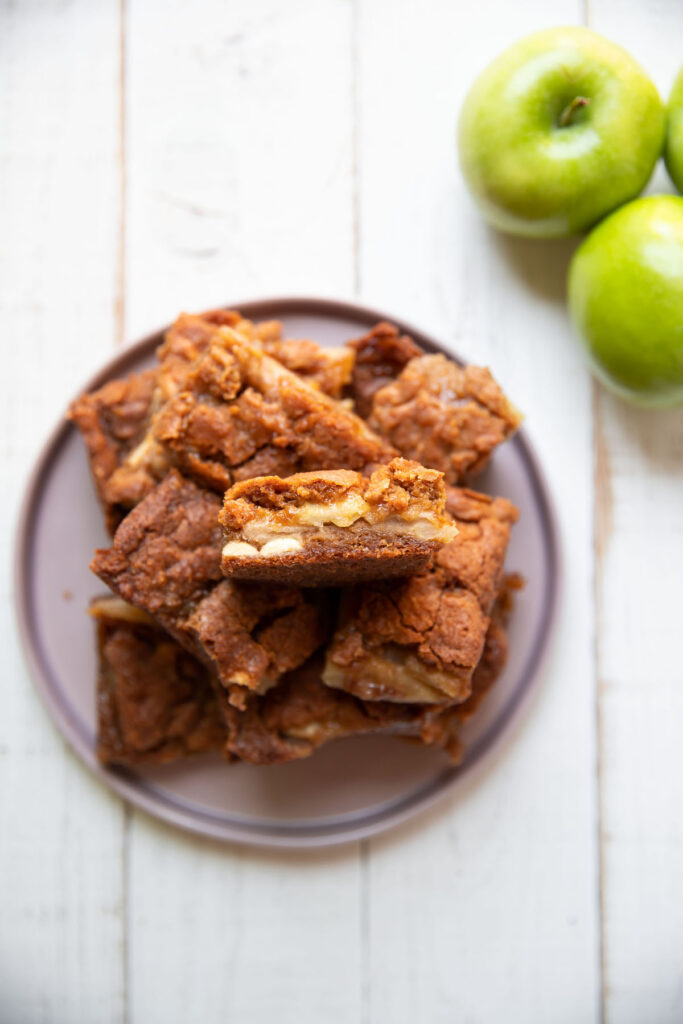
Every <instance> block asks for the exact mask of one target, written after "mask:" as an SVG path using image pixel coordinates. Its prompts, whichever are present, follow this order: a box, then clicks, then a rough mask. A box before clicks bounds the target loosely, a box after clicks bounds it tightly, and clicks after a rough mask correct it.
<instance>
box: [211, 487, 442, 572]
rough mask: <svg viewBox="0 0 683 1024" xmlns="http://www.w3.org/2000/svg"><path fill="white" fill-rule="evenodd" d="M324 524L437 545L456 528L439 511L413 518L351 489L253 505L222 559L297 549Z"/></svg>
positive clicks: (284, 552)
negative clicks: (285, 503) (331, 498)
mask: <svg viewBox="0 0 683 1024" xmlns="http://www.w3.org/2000/svg"><path fill="white" fill-rule="evenodd" d="M325 526H336V527H338V528H340V529H351V530H353V529H354V528H356V529H363V528H368V527H381V529H382V531H384V532H387V533H395V534H397V535H401V536H404V537H415V538H416V539H418V540H422V541H432V540H437V541H440V542H441V543H443V544H446V543H448V541H451V540H453V538H454V537H455V536H456V534H457V532H458V529H457V527H456V525H455V523H449V522H447V521H446V520H445V519H444V517H443V515H442V514H438V513H432V512H424V511H422V512H419V513H417V514H416V515H415V516H414V517H412V518H410V517H409V516H402V515H397V514H396V513H389V514H387V513H386V512H383V511H382V509H381V508H378V507H373V506H371V505H369V504H368V502H367V501H365V499H364V498H363V497H362V496H361V495H360V494H357V493H351V494H347V495H346V496H345V497H343V498H341V499H340V500H339V501H335V502H324V503H323V502H309V503H307V504H304V505H300V506H298V507H295V508H289V509H287V510H286V511H283V512H279V513H274V512H271V511H268V510H266V509H257V510H255V512H254V517H253V518H252V519H251V520H250V522H248V523H245V525H244V526H243V527H242V531H241V539H240V540H229V541H228V542H227V544H226V545H225V547H224V548H223V557H224V558H245V557H247V558H252V557H254V556H255V555H258V556H259V557H265V558H268V557H276V556H278V555H284V554H292V553H294V552H296V551H301V550H302V549H303V547H304V544H305V543H306V539H307V537H311V536H313V535H315V534H316V533H317V532H318V531H319V530H320V529H322V528H323V527H325Z"/></svg>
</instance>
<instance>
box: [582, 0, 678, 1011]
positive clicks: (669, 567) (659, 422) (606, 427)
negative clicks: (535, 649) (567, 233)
mask: <svg viewBox="0 0 683 1024" xmlns="http://www.w3.org/2000/svg"><path fill="white" fill-rule="evenodd" d="M643 15H644V9H643V7H642V5H641V4H638V3H637V2H634V0H630V2H623V0H620V2H619V3H617V2H616V0H591V9H590V22H591V25H592V27H594V28H595V29H597V30H598V31H600V32H603V33H604V34H605V35H607V36H609V37H610V38H613V39H614V40H615V41H616V42H618V43H621V44H622V45H623V46H625V47H626V48H627V49H628V50H629V51H630V52H631V53H633V55H634V56H635V57H636V58H637V59H638V60H639V61H640V62H641V63H642V64H643V66H644V67H645V68H646V69H647V70H648V71H649V72H650V74H651V75H652V76H653V78H654V80H655V81H656V83H657V85H658V86H659V88H660V90H661V92H662V95H663V96H664V97H667V96H668V93H669V89H670V88H671V83H672V82H673V79H674V77H675V75H676V73H677V71H678V70H679V67H680V65H681V63H682V62H683V52H682V51H681V47H680V40H681V39H683V7H681V5H680V4H677V3H675V2H672V3H666V2H664V3H656V4H652V5H649V6H648V8H647V17H644V16H643ZM673 40H676V41H677V45H670V43H669V41H673ZM669 189H671V183H670V182H669V181H668V179H667V177H666V174H665V171H664V168H663V167H662V166H661V165H660V167H659V169H658V171H657V173H656V175H655V178H654V180H653V182H652V184H651V186H650V188H649V190H648V191H651V192H661V191H663V190H667V191H668V190H669ZM598 426H599V434H598V437H597V442H598V451H599V453H600V460H599V465H600V474H599V479H600V485H599V486H600V490H599V494H598V497H599V504H598V513H599V520H598V521H599V527H600V530H599V542H600V544H599V551H598V555H599V561H598V570H597V571H598V577H597V582H598V596H599V618H598V625H599V634H598V670H599V678H600V710H601V736H602V743H601V763H602V770H601V777H602V823H603V837H604V840H603V865H604V879H603V900H604V926H603V927H604V960H605V979H604V980H605V1019H606V1021H607V1022H608V1024H639V1022H640V1021H643V1020H647V1021H652V1022H653V1024H674V1022H675V1024H678V1022H679V1021H681V1020H683V900H681V898H680V894H681V892H682V891H683V826H682V824H681V806H683V746H682V745H681V741H680V726H681V721H683V669H682V668H681V664H680V658H679V657H678V653H677V652H678V639H679V636H680V618H681V597H680V580H681V578H682V577H683V534H682V528H683V514H682V509H683V413H682V412H681V411H676V412H667V413H652V412H642V411H639V410H634V409H631V408H629V407H628V406H626V405H625V404H623V403H622V402H619V401H618V400H616V399H614V398H612V397H611V396H608V395H607V394H606V393H604V392H600V394H599V423H598Z"/></svg>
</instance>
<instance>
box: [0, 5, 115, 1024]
mask: <svg viewBox="0 0 683 1024" xmlns="http://www.w3.org/2000/svg"><path fill="white" fill-rule="evenodd" d="M118 53H119V31H118V5H117V4H116V3H113V2H102V3H99V4H98V5H97V8H95V6H94V5H92V4H90V3H88V2H87V0H83V2H81V0H75V2H73V3H71V4H68V5H63V4H59V5H57V4H53V3H39V2H26V3H21V4H2V5H1V6H0V124H2V130H1V131H0V237H1V239H2V241H1V243H0V282H1V284H0V335H1V336H2V345H3V356H4V360H3V373H2V385H1V386H2V401H1V402H0V417H1V418H2V426H1V427H0V437H2V459H1V460H0V487H1V489H2V494H3V499H4V500H3V502H2V507H1V508H0V558H1V561H2V570H1V571H2V579H3V587H2V592H1V594H0V602H1V605H0V647H1V649H2V659H1V665H0V689H1V691H2V713H1V714H0V822H1V823H2V824H1V825H0V878H1V879H2V897H1V912H0V1020H2V1021H3V1022H5V1021H7V1022H8V1024H38V1022H45V1024H73V1022H74V1021H88V1022H91V1021H92V1022H93V1024H97V1022H103V1024H104V1022H107V1024H109V1022H112V1024H114V1022H120V1021H122V1020H123V1002H124V994H123V972H122V956H121V952H122V947H123V917H122V898H123V893H122V878H121V838H122V808H121V804H120V803H119V801H118V800H116V799H115V798H113V797H112V796H110V795H109V794H108V793H107V792H106V790H105V789H104V788H103V787H101V786H100V785H99V784H98V783H96V782H95V781H94V780H93V779H92V778H91V777H90V776H89V774H88V773H87V772H85V771H84V770H83V768H82V767H81V766H80V764H78V762H77V761H76V760H75V759H74V758H73V757H72V756H71V755H70V754H69V753H68V752H67V751H66V749H65V747H64V744H63V743H62V741H61V740H60V738H59V737H58V735H57V733H56V731H55V729H54V727H53V726H52V725H51V723H50V722H49V720H48V718H47V716H46V714H45V712H44V711H43V709H42V708H41V707H40V706H39V703H38V698H37V697H36V695H35V694H34V691H33V687H32V684H31V682H30V680H29V676H28V672H27V671H26V668H25V666H24V663H23V659H22V657H21V655H20V652H19V649H18V639H17V636H16V629H15V624H14V616H13V608H12V597H11V584H10V571H11V558H12V554H13V535H14V528H15V520H16V514H17V509H18V499H19V498H20V496H21V491H22V489H23V485H24V481H25V476H26V473H27V470H28V468H29V467H30V465H31V463H32V461H33V459H34V457H35V455H36V453H37V450H38V447H39V445H40V444H42V442H43V440H44V437H45V435H46V433H47V431H48V430H49V429H51V428H52V426H53V424H54V422H55V420H56V419H57V418H58V416H59V415H60V414H61V413H62V411H63V409H64V407H65V404H66V402H67V400H68V398H69V396H70V395H71V394H72V393H73V392H74V391H75V390H76V389H77V387H78V386H79V385H80V383H81V382H82V380H83V379H84V377H86V376H87V375H88V374H89V373H90V372H92V371H93V370H94V369H95V367H96V366H97V365H98V364H99V363H101V361H102V360H103V358H104V357H105V355H106V354H107V351H108V349H109V348H110V346H111V345H112V342H113V336H114V322H115V321H114V315H113V314H114V306H115V298H116V250H117V244H118V206H117V195H118V171H117V145H118V119H117V95H118ZM83 628H84V631H85V634H86V636H87V628H88V627H87V623H86V621H85V616H84V626H83Z"/></svg>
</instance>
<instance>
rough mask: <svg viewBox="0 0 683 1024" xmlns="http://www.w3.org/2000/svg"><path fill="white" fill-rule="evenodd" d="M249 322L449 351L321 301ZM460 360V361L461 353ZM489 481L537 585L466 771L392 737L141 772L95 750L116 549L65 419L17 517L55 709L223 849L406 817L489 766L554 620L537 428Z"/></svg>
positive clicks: (120, 371)
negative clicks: (379, 336)
mask: <svg viewBox="0 0 683 1024" xmlns="http://www.w3.org/2000/svg"><path fill="white" fill-rule="evenodd" d="M234 308H237V309H240V310H241V311H242V312H243V314H244V315H245V316H247V317H249V318H250V319H271V318H277V319H280V320H282V321H283V322H284V325H285V330H286V334H287V335H288V336H290V337H312V338H315V339H316V340H317V341H319V342H321V343H323V344H326V345H338V344H341V343H342V342H344V341H345V340H347V339H349V338H353V337H357V336H358V335H360V334H362V333H364V332H365V330H366V329H367V328H368V327H369V326H371V325H372V324H375V323H377V321H379V320H390V321H392V322H393V323H396V324H397V325H398V326H399V327H400V329H401V330H402V331H405V332H406V333H408V334H410V335H412V336H413V337H414V338H415V340H416V341H417V342H418V344H419V345H421V346H422V347H423V348H424V349H426V350H427V351H430V352H442V351H446V352H447V350H445V349H444V348H443V346H441V345H440V344H439V343H438V342H437V341H436V340H435V339H433V338H430V337H428V336H426V335H425V334H423V332H421V331H419V330H417V329H416V328H414V327H412V326H411V325H409V324H406V323H404V322H401V321H399V320H397V319H396V318H395V317H392V316H391V315H390V314H387V313H384V312H378V311H376V310H371V309H367V308H365V307H362V306H357V305H353V304H348V303H341V302H333V301H327V300H321V299H294V298H286V299H269V300H264V301H257V302H244V303H235V304H234ZM162 334H163V332H162V331H159V332H158V333H156V334H153V335H151V336H149V337H147V338H145V339H144V340H143V341H140V342H139V343H138V344H136V345H132V346H131V347H130V348H128V349H126V350H125V351H124V352H122V353H121V354H120V355H118V356H117V357H116V358H115V359H113V360H112V361H111V362H109V363H108V364H107V365H106V366H105V367H104V368H103V369H102V370H101V371H100V373H99V374H98V375H97V377H96V378H95V379H94V380H92V381H90V382H89V383H88V384H87V385H86V387H85V388H84V389H83V390H92V389H93V388H96V387H99V386H101V385H102V384H103V383H104V382H105V381H107V380H110V379H112V378H114V377H119V376H122V375H125V374H127V373H131V372H134V371H139V370H141V369H143V368H145V367H146V366H149V365H151V364H152V363H153V359H154V350H155V348H156V346H157V345H158V344H159V343H160V341H161V339H162ZM447 354H450V355H452V353H448V352H447ZM476 486H477V487H478V488H480V489H481V490H484V491H488V492H489V493H492V494H500V495H503V496H504V497H506V498H509V499H510V500H511V501H513V502H514V503H515V504H516V505H517V506H518V507H519V508H520V510H521V518H520V522H519V523H518V524H517V526H515V528H514V530H513V532H512V540H511V543H510V549H509V553H508V559H507V563H506V566H507V568H508V569H509V570H519V571H520V572H522V573H523V575H524V577H525V579H526V580H527V585H526V587H525V589H524V590H523V591H522V593H521V594H520V595H519V597H518V599H517V603H516V606H515V611H514V614H513V616H512V620H511V624H510V629H509V640H510V654H509V659H508V663H507V666H506V669H505V672H504V674H503V675H502V676H501V678H500V680H499V682H498V683H497V685H496V687H495V688H494V690H493V691H492V693H491V694H490V696H489V697H488V698H487V701H486V702H485V703H484V705H483V707H482V709H481V711H480V712H479V714H478V715H477V716H475V718H474V719H473V721H472V722H471V723H469V725H468V727H467V732H466V733H465V736H464V738H465V742H466V746H467V753H466V756H465V759H464V761H463V763H462V764H461V765H459V766H458V767H453V766H450V765H448V764H447V763H446V762H445V761H444V757H443V754H441V753H439V752H438V751H434V750H429V749H426V748H422V747H420V746H419V745H417V744H413V743H405V742H403V741H401V740H398V739H396V738H392V737H388V736H374V737H373V736H362V737H357V738H353V739H348V740H344V741H343V742H341V743H331V744H329V745H328V746H326V747H324V748H323V749H321V750H320V751H318V752H317V753H316V754H314V755H313V757H311V758H308V759H306V760H302V761H295V762H293V763H290V764H285V765H280V766H278V767H267V768H262V767H256V766H253V765H226V764H225V762H223V761H221V760H220V759H219V758H218V757H217V756H213V755H212V756H205V757H201V758H197V759H196V760H188V761H184V762H182V763H179V764H172V765H165V766H162V767H146V768H140V769H136V770H135V771H132V770H123V769H106V768H103V767H102V766H101V765H99V764H98V762H97V759H96V756H95V686H94V680H95V674H96V658H95V648H94V630H93V628H92V624H91V622H90V621H89V620H88V619H87V618H86V615H85V609H86V608H87V606H88V604H89V602H90V600H91V598H93V597H95V596H96V595H97V594H101V593H102V589H103V588H102V584H101V583H100V582H99V580H97V579H96V578H95V577H94V576H93V575H92V574H91V573H90V571H89V570H88V562H89V559H90V555H91V552H92V551H93V549H94V548H96V547H101V546H107V545H108V543H109V541H108V538H107V535H106V533H105V531H104V527H103V525H102V516H101V512H100V508H99V506H98V503H97V500H96V498H95V493H94V490H93V485H92V481H91V478H90V470H89V467H88V462H87V459H86V454H85V448H84V445H83V443H82V441H81V439H80V436H79V434H78V432H77V431H76V429H75V428H74V427H73V426H72V425H71V424H69V423H67V422H66V421H64V422H62V423H60V424H58V426H57V427H56V429H55V431H54V433H53V435H52V437H51V438H50V439H49V441H48V442H47V445H46V447H45V449H44V450H43V452H42V454H41V456H40V458H39V459H38V462H37V464H36V466H35V468H34V470H33V474H32V476H31V479H30V481H29V485H28V488H27V493H26V497H25V500H24V506H23V510H22V514H21V519H20V523H19V535H18V543H17V546H16V565H15V588H16V595H15V596H16V608H17V614H18V620H19V629H20V633H21V637H22V641H23V645H24V649H25V652H26V656H27V659H28V662H29V665H30V669H31V673H32V675H33V678H34V680H35V682H36V685H37V687H38V690H39V692H40V695H41V697H42V699H43V701H44V702H45V705H46V707H47V710H48V712H49V714H50V715H51V717H52V719H53V720H54V722H55V724H56V725H57V728H58V729H59V730H60V732H61V733H62V735H63V736H64V738H65V739H66V741H67V742H68V743H69V744H70V746H71V747H72V748H73V750H74V751H75V752H76V754H77V755H78V757H80V759H81V760H82V761H83V762H84V763H85V764H86V765H87V766H88V768H89V769H90V770H91V771H92V772H94V773H95V774H96V775H97V776H98V777H99V778H100V779H101V780H102V781H103V782H104V783H105V784H106V785H107V786H109V787H110V788H111V789H113V790H115V791H116V792H117V793H119V794H120V795H121V796H122V797H124V798H125V799H126V800H128V801H130V802H131V803H132V804H134V805H135V806H136V807H140V808H142V809H143V810H145V811H148V812H149V813H150V814H153V815H155V816H156V817H158V818H162V819H163V820H165V821H167V822H170V823H171V824H173V825H177V826H179V827H181V828H184V829H187V830H189V831H191V832H195V833H197V834H199V835H202V836H212V837H214V838H216V839H222V840H230V841H238V842H246V843H255V844H259V845H263V846H290V847H311V846H323V845H330V844H334V843H341V842H347V841H351V840H355V839H359V838H362V837H364V836H369V835H372V834H374V833H377V832H380V831H382V830H384V829H387V828H389V827H390V826H392V825H396V824H398V823H399V822H401V821H404V820H405V819H407V818H408V817H410V816H412V815H414V814H415V813H417V812H418V811H420V810H421V809H423V808H426V807H427V806H428V805H430V804H431V803H433V802H434V801H435V800H436V799H438V798H439V797H443V796H444V795H445V794H446V793H448V792H450V791H452V790H453V789H454V787H456V786H458V785H459V784H461V783H462V782H463V780H465V779H466V778H469V777H470V776H471V774H472V773H473V771H474V770H475V769H477V768H478V767H480V766H481V765H482V764H483V763H484V761H485V760H487V759H488V758H490V757H491V755H492V754H493V753H494V751H495V750H496V747H497V746H498V745H499V743H500V741H501V738H502V737H503V735H504V733H505V732H506V731H507V730H508V729H509V728H510V725H511V723H512V720H513V718H514V717H515V716H516V714H517V713H518V712H519V710H520V708H521V706H522V704H523V703H524V700H525V698H526V697H527V696H528V695H529V693H530V691H531V690H532V688H533V686H534V683H535V682H536V681H537V680H538V677H539V666H540V664H541V660H542V658H543V655H544V653H545V651H546V650H547V647H548V644H549V641H550V635H551V631H552V630H551V627H552V624H553V620H554V617H555V609H556V605H557V592H558V581H559V559H558V536H557V528H556V525H555V517H554V514H553V510H552V504H551V500H550V496H549V493H548V490H547V487H546V485H545V483H544V480H543V477H542V473H541V470H540V468H539V465H538V461H537V459H536V457H535V455H534V452H533V449H532V446H531V444H530V442H529V440H528V439H527V437H526V435H525V433H524V431H520V432H519V433H518V434H517V435H516V437H515V438H513V440H512V441H510V442H508V443H507V444H505V445H502V446H501V448H500V449H499V450H498V451H497V452H496V454H495V455H494V457H493V459H492V460H491V464H490V466H489V468H488V469H487V470H486V472H485V474H484V475H483V476H482V477H480V478H479V479H478V480H477V484H476Z"/></svg>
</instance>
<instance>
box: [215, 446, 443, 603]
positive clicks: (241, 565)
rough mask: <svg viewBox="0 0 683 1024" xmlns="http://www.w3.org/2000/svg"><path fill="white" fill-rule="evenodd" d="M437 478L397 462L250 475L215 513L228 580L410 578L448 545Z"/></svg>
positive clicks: (309, 582) (307, 582)
mask: <svg viewBox="0 0 683 1024" xmlns="http://www.w3.org/2000/svg"><path fill="white" fill-rule="evenodd" d="M445 505H446V491H445V487H444V483H443V475H442V474H441V473H439V472H437V471H436V470H433V469H425V468H424V466H420V465H419V463H417V462H409V461H407V460H406V459H393V460H392V461H391V462H390V463H389V464H388V465H386V466H380V467H378V468H377V469H376V470H375V471H374V472H373V473H372V474H371V475H370V476H367V477H366V476H363V475H362V474H360V473H357V472H353V471H352V470H344V469H338V470H327V471H325V470H321V471H319V472H313V473H296V474H294V475H293V476H289V477H287V478H285V479H282V478H281V477H277V476H265V477H256V478H255V479H252V480H244V481H242V482H241V483H238V484H235V485H234V486H233V487H232V488H231V489H230V490H229V491H228V492H227V494H226V496H225V501H224V504H223V508H222V510H221V514H220V517H219V519H220V522H221V524H222V526H223V530H224V546H223V555H222V568H223V572H224V573H225V575H226V576H228V577H230V578H239V579H255V580H272V581H273V582H282V583H296V584H298V585H300V586H332V585H334V586H340V585H344V584H349V583H358V582H361V581H363V580H367V579H376V578H379V577H389V576H407V575H410V574H412V573H415V572H418V571H419V570H420V569H424V568H425V567H426V566H427V564H428V562H429V560H430V558H431V556H432V554H434V552H435V551H437V550H438V549H439V547H441V546H442V545H443V544H445V543H447V542H448V541H450V540H452V539H453V538H454V537H455V535H456V533H457V527H456V526H455V523H454V522H453V520H452V518H451V517H450V516H449V515H448V514H447V513H446V510H445Z"/></svg>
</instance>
